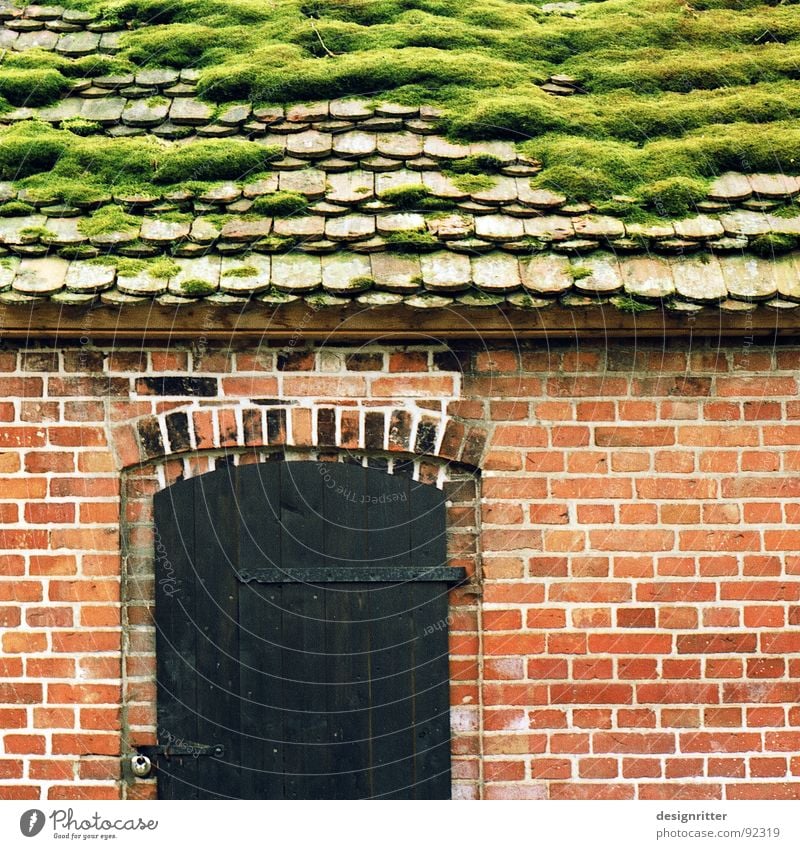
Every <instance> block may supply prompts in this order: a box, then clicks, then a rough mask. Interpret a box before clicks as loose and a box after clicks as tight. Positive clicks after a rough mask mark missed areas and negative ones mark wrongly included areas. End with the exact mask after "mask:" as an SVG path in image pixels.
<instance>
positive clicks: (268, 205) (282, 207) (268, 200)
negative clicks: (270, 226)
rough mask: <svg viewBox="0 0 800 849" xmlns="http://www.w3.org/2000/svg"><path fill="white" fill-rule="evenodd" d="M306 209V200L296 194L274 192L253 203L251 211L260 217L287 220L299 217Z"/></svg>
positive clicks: (303, 196) (258, 198)
mask: <svg viewBox="0 0 800 849" xmlns="http://www.w3.org/2000/svg"><path fill="white" fill-rule="evenodd" d="M307 208H308V198H307V197H305V195H301V194H298V193H297V192H274V193H273V194H269V195H262V196H261V197H257V198H256V199H255V200H254V201H253V206H252V209H253V211H254V212H257V213H259V214H260V215H269V216H274V217H275V218H288V217H289V216H290V215H299V214H301V213H303V212H305V211H306V209H307Z"/></svg>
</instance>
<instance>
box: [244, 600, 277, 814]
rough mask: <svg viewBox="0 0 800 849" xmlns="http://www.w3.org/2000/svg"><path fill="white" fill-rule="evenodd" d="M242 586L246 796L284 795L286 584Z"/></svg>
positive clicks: (252, 797) (256, 797) (266, 797)
mask: <svg viewBox="0 0 800 849" xmlns="http://www.w3.org/2000/svg"><path fill="white" fill-rule="evenodd" d="M239 592H240V594H239V625H240V629H241V633H240V640H239V660H240V672H239V676H240V677H239V681H240V688H241V703H240V727H241V735H242V737H241V747H242V748H241V751H242V769H241V775H242V778H241V782H242V783H241V798H243V799H283V798H284V776H283V773H284V763H283V750H284V733H285V732H284V696H283V690H284V675H285V674H287V673H288V671H287V670H285V669H284V666H283V657H284V648H283V627H282V612H283V604H284V602H283V585H282V584H255V585H248V586H242V587H241V588H240V591H239Z"/></svg>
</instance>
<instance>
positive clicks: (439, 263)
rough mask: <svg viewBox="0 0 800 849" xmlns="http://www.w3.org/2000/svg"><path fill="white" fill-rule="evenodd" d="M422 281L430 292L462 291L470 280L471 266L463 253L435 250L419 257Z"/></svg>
mask: <svg viewBox="0 0 800 849" xmlns="http://www.w3.org/2000/svg"><path fill="white" fill-rule="evenodd" d="M420 266H421V269H422V281H423V283H424V284H425V288H426V289H428V290H429V291H432V292H462V291H464V290H465V289H467V288H468V287H469V285H470V284H471V282H472V267H471V265H470V261H469V257H467V256H465V255H464V254H456V253H448V252H446V251H436V252H435V253H431V254H423V255H422V256H421V257H420Z"/></svg>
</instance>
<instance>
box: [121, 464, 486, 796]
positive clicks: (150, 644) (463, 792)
mask: <svg viewBox="0 0 800 849" xmlns="http://www.w3.org/2000/svg"><path fill="white" fill-rule="evenodd" d="M359 459H360V460H361V461H362V462H363V463H364V464H365V465H369V466H373V467H375V468H383V469H384V470H386V471H388V472H389V473H390V474H406V475H411V476H413V477H414V479H416V480H420V481H422V482H424V483H433V484H435V485H437V486H439V487H440V488H442V489H443V490H444V491H445V494H446V496H447V504H448V510H447V512H448V521H447V537H448V553H449V555H448V562H449V564H450V565H454V566H461V567H464V568H466V569H467V572H468V574H469V575H470V576H471V580H470V581H469V583H467V584H464V585H462V586H460V587H457V588H455V589H453V590H452V591H451V593H450V594H449V605H448V611H449V612H448V625H449V627H450V632H451V636H450V661H451V679H450V684H451V761H452V770H453V782H452V796H453V798H454V799H457V798H480V797H481V795H482V793H481V789H482V772H483V759H482V757H481V754H482V748H483V733H482V723H483V716H482V714H483V711H482V691H483V681H482V672H483V663H482V657H481V655H482V652H481V644H482V640H481V628H480V622H481V618H482V617H481V603H480V589H479V586H480V584H479V582H480V543H479V541H480V536H479V521H480V477H479V475H478V474H476V473H475V471H474V470H473V469H471V468H469V467H466V466H462V465H457V464H453V463H452V462H448V461H446V460H439V459H438V458H431V457H427V456H426V457H424V458H420V457H419V456H416V457H415V456H413V455H408V454H400V453H393V454H387V453H386V452H369V451H364V452H358V453H357V454H355V452H353V451H332V450H324V451H316V450H314V451H309V450H303V449H284V450H279V451H276V450H270V449H269V448H262V449H247V448H243V449H241V450H236V451H231V450H230V449H228V450H216V451H213V450H212V451H206V452H193V453H191V454H185V455H182V456H178V457H166V458H163V459H162V460H161V461H159V462H154V463H150V464H145V465H140V466H137V467H135V468H132V469H128V470H126V471H125V472H123V475H122V516H123V521H122V523H121V529H120V530H121V543H122V552H123V574H122V588H121V596H122V607H123V611H122V612H123V620H122V621H123V626H122V627H123V640H122V645H123V649H122V678H123V704H122V746H123V753H124V756H123V757H124V758H126V757H127V756H129V755H130V754H132V753H133V751H134V750H135V747H137V746H140V745H152V744H154V743H155V738H156V721H157V720H156V696H155V677H156V657H155V626H154V623H153V619H152V610H153V606H154V599H155V560H156V557H157V554H158V550H159V545H160V541H159V540H158V538H157V537H156V534H155V531H154V526H153V510H152V503H153V496H154V495H155V493H156V492H158V491H161V490H163V489H165V488H166V487H167V486H169V485H171V484H172V483H175V482H177V481H178V480H181V479H187V478H190V477H196V476H197V475H201V474H205V473H207V472H210V471H214V470H215V469H218V468H222V467H223V466H224V465H229V464H233V465H239V464H250V463H260V462H270V461H275V460H285V461H288V462H292V461H294V460H314V461H325V462H331V461H337V462H350V463H352V462H356V461H358V460H359ZM162 580H163V579H162ZM167 580H168V576H167ZM121 793H122V796H123V798H154V797H155V779H154V778H148V779H144V780H142V779H133V778H132V776H130V775H129V774H128V775H126V776H125V777H123V778H122V779H121Z"/></svg>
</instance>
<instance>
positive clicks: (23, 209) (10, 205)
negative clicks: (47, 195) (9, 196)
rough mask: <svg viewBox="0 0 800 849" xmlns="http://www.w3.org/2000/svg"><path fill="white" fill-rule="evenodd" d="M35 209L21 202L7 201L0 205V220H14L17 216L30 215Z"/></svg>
mask: <svg viewBox="0 0 800 849" xmlns="http://www.w3.org/2000/svg"><path fill="white" fill-rule="evenodd" d="M35 211H36V208H35V207H33V206H31V205H30V204H29V203H23V202H22V201H21V200H9V201H6V203H4V204H0V218H14V217H15V216H18V215H31V214H32V213H34V212H35Z"/></svg>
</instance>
